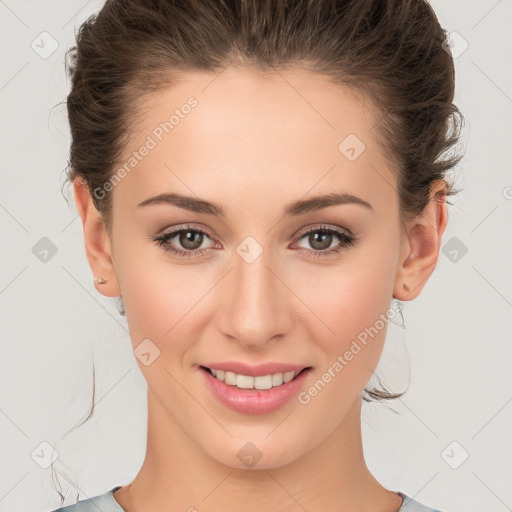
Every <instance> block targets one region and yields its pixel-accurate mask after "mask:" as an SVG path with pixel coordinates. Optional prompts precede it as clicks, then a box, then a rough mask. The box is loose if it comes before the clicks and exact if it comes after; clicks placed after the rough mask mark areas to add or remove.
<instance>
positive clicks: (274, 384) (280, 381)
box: [200, 366, 312, 390]
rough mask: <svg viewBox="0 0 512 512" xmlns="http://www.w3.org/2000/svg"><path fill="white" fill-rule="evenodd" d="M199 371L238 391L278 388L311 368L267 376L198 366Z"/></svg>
mask: <svg viewBox="0 0 512 512" xmlns="http://www.w3.org/2000/svg"><path fill="white" fill-rule="evenodd" d="M200 368H201V370H203V371H205V372H207V373H209V374H210V375H211V376H212V377H214V378H215V379H217V380H219V381H221V382H224V383H225V384H227V385H228V386H232V387H235V388H238V389H247V390H250V389H256V390H265V389H272V388H279V387H281V386H283V385H284V384H287V383H288V382H291V381H293V380H295V379H296V378H297V377H298V376H299V375H301V374H302V373H303V372H306V371H307V370H310V369H311V368H312V367H311V366H307V367H304V368H302V369H301V370H291V371H287V372H277V373H269V374H267V375H258V376H252V375H243V374H239V373H235V372H231V371H225V370H220V369H216V368H208V367H207V366H200Z"/></svg>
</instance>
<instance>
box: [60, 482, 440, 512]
mask: <svg viewBox="0 0 512 512" xmlns="http://www.w3.org/2000/svg"><path fill="white" fill-rule="evenodd" d="M120 488H121V486H117V487H114V488H112V489H110V491H107V492H106V493H105V494H101V495H100V496H95V497H94V498H89V499H87V500H82V501H78V502H77V503H75V504H74V505H68V506H67V507H62V508H59V509H56V510H54V511H52V512H126V511H125V510H124V509H123V508H122V507H121V505H119V503H118V502H117V501H116V499H115V498H114V492H115V491H117V489H120ZM397 494H398V495H399V496H400V497H401V498H403V501H402V506H401V507H400V509H399V510H398V511H397V512H440V511H439V510H436V509H433V508H430V507H427V506H425V505H422V504H421V503H418V502H417V501H414V500H413V499H412V498H410V497H409V496H406V495H405V494H404V493H402V492H400V491H397Z"/></svg>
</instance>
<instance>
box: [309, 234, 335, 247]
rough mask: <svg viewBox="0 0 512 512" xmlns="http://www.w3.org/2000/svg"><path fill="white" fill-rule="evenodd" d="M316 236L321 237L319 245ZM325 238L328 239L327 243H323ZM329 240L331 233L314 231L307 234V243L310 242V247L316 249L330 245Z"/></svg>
mask: <svg viewBox="0 0 512 512" xmlns="http://www.w3.org/2000/svg"><path fill="white" fill-rule="evenodd" d="M322 237H323V238H322ZM318 238H322V240H320V246H318V245H317V242H318ZM326 240H327V241H328V243H327V244H325V241H326ZM331 242H332V234H330V233H326V232H324V231H315V232H314V233H312V234H310V235H309V243H310V244H311V247H313V248H315V249H318V250H323V249H328V248H329V247H330V246H331Z"/></svg>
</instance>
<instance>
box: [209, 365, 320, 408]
mask: <svg viewBox="0 0 512 512" xmlns="http://www.w3.org/2000/svg"><path fill="white" fill-rule="evenodd" d="M199 370H200V371H201V373H202V374H203V375H204V377H205V379H206V383H207V385H208V387H209V388H210V390H211V391H212V392H213V394H214V395H215V396H216V397H217V398H218V399H219V400H220V401H221V402H222V403H223V404H224V405H226V406H227V407H229V408H230V409H233V410H234V411H237V412H241V413H244V414H265V413H269V412H273V411H275V410H277V409H279V408H280V407H282V406H283V405H284V404H285V403H287V402H288V401H289V400H291V399H292V398H293V397H294V396H296V395H297V394H298V392H299V391H300V389H301V387H302V386H303V384H304V381H305V379H306V378H307V376H308V375H309V372H310V371H311V368H307V369H306V370H303V371H302V372H301V373H300V374H299V375H297V377H295V378H294V379H292V380H291V381H290V382H287V383H285V384H281V385H280V386H277V387H275V388H270V389H240V388H237V387H236V386H230V385H229V384H226V383H225V382H222V381H221V380H219V379H217V378H215V377H214V376H213V375H212V374H211V373H210V372H209V371H208V370H205V369H204V368H201V367H200V368H199Z"/></svg>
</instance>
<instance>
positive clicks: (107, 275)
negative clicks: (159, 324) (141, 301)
mask: <svg viewBox="0 0 512 512" xmlns="http://www.w3.org/2000/svg"><path fill="white" fill-rule="evenodd" d="M73 190H74V197H75V203H76V207H77V210H78V212H79V214H80V218H81V220H82V226H83V231H84V245H85V252H86V256H87V260H88V261H89V265H90V267H91V270H92V273H93V276H94V285H95V286H96V289H97V290H98V291H99V292H100V293H101V294H103V295H105V296H107V297H117V296H119V295H120V294H121V291H120V288H119V283H118V280H117V276H116V273H115V269H114V264H113V260H112V248H111V243H110V238H109V236H108V233H107V228H106V225H105V221H104V219H103V217H102V216H101V215H100V213H99V212H98V210H97V209H96V207H95V206H94V203H93V201H92V197H91V195H90V193H89V189H88V188H87V186H86V185H85V184H84V183H83V181H81V179H80V178H76V179H75V180H74V181H73ZM98 279H102V281H99V280H98Z"/></svg>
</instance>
